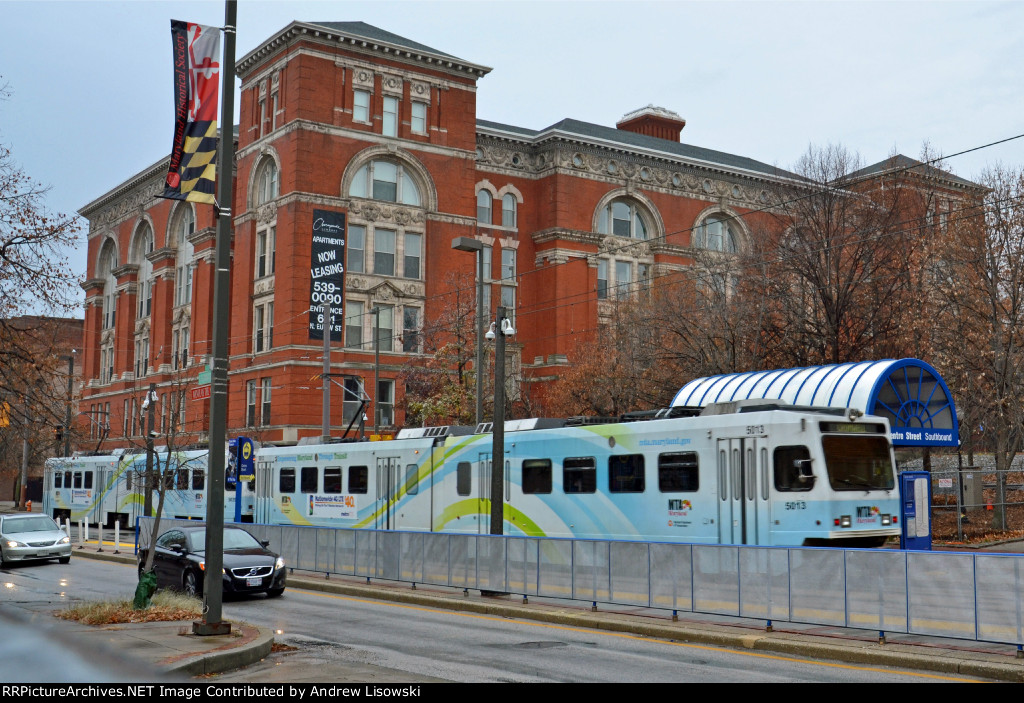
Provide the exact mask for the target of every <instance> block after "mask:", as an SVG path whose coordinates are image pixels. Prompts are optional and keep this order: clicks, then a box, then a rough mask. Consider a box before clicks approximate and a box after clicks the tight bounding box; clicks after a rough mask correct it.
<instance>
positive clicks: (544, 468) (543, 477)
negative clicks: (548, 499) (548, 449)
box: [523, 459, 551, 494]
mask: <svg viewBox="0 0 1024 703" xmlns="http://www.w3.org/2000/svg"><path fill="white" fill-rule="evenodd" d="M550 492H551V460H550V459H526V460H525V461H523V493H527V494H530V493H550Z"/></svg>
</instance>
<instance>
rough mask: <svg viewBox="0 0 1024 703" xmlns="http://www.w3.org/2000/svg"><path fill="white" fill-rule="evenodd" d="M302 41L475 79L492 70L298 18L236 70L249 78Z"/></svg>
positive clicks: (250, 55) (255, 51) (242, 60)
mask: <svg viewBox="0 0 1024 703" xmlns="http://www.w3.org/2000/svg"><path fill="white" fill-rule="evenodd" d="M299 41H311V42H315V43H320V44H323V45H325V46H337V47H339V48H343V49H347V50H350V51H356V52H358V53H361V54H367V55H371V56H377V57H384V58H389V59H393V60H395V61H398V62H401V63H407V64H412V65H418V66H420V67H421V68H424V69H432V70H437V71H441V72H444V73H449V74H452V75H456V76H463V77H466V78H469V79H471V80H474V81H476V80H479V79H480V78H482V77H483V76H486V75H487V74H488V73H490V72H491V69H490V68H489V67H487V66H481V65H479V64H474V63H470V62H468V61H463V60H462V59H458V58H456V57H454V56H448V55H445V54H441V53H435V52H431V51H428V50H427V49H426V48H415V49H414V48H411V47H405V46H401V45H399V44H392V43H390V42H387V41H383V40H379V39H371V38H368V37H363V36H360V35H358V34H356V33H354V32H345V31H343V30H340V29H337V28H329V27H323V26H320V25H316V24H312V23H306V22H298V21H296V22H292V23H291V24H289V25H288V26H287V27H285V28H284V29H282V30H280V31H279V32H277V33H276V34H274V35H273V36H271V37H270V38H269V39H268V40H267V41H265V42H264V43H263V44H262V45H261V46H260V47H258V48H256V49H254V50H253V51H250V52H249V53H248V54H246V55H245V56H243V57H242V58H241V59H240V60H239V61H238V63H237V65H236V72H237V73H238V75H239V76H241V77H242V78H243V79H245V78H246V77H247V75H246V74H247V73H248V72H249V71H251V70H253V69H254V68H256V67H257V66H258V65H259V64H260V63H261V62H262V61H264V60H266V58H267V57H269V56H272V55H273V54H274V53H276V52H278V51H280V50H281V49H283V48H286V47H288V46H291V45H292V44H294V43H296V42H299Z"/></svg>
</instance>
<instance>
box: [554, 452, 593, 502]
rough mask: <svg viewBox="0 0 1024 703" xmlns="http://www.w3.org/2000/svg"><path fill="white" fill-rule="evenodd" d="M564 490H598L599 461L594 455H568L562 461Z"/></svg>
mask: <svg viewBox="0 0 1024 703" xmlns="http://www.w3.org/2000/svg"><path fill="white" fill-rule="evenodd" d="M562 490H564V491H565V492H566V493H596V492H597V462H596V461H595V460H594V457H592V456H574V457H567V458H566V459H565V461H563V462H562Z"/></svg>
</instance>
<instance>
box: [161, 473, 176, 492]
mask: <svg viewBox="0 0 1024 703" xmlns="http://www.w3.org/2000/svg"><path fill="white" fill-rule="evenodd" d="M174 475H175V471H174V469H167V471H165V472H164V488H165V489H167V490H171V489H173V488H174Z"/></svg>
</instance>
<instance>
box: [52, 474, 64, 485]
mask: <svg viewBox="0 0 1024 703" xmlns="http://www.w3.org/2000/svg"><path fill="white" fill-rule="evenodd" d="M63 476H64V474H63V473H61V472H60V471H55V472H54V473H53V487H54V488H60V487H61V485H60V483H61V481H60V480H61V478H62V477H63Z"/></svg>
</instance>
